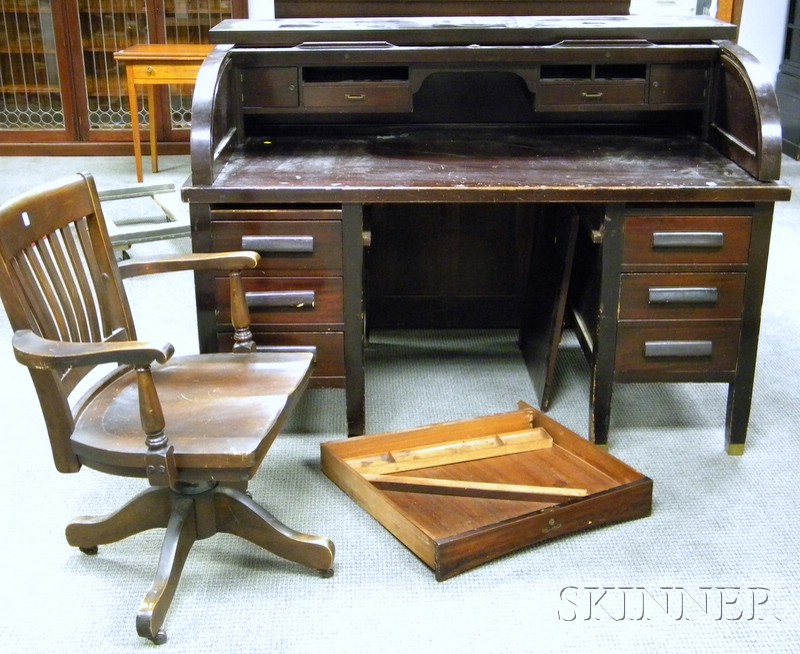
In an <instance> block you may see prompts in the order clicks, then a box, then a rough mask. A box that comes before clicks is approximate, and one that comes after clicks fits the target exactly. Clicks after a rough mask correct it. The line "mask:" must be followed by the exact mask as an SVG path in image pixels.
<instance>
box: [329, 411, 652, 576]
mask: <svg viewBox="0 0 800 654" xmlns="http://www.w3.org/2000/svg"><path fill="white" fill-rule="evenodd" d="M321 455H322V469H323V471H324V473H325V474H326V475H327V476H328V477H329V478H330V479H331V480H332V481H333V482H334V483H336V484H337V485H338V486H339V487H340V488H341V489H342V490H343V491H344V492H345V493H347V494H348V495H350V497H352V498H353V499H354V500H355V501H356V502H357V503H358V504H359V505H360V506H361V507H362V508H363V509H365V510H366V511H367V512H368V513H370V514H371V515H372V516H373V517H374V518H375V519H376V520H378V522H380V523H381V524H382V525H383V526H384V527H386V529H388V530H389V531H390V532H391V533H392V534H393V535H394V536H395V537H396V538H398V539H399V540H400V541H401V542H402V543H403V544H404V545H405V546H406V547H408V548H409V549H410V550H411V551H412V552H413V553H414V554H415V555H416V556H418V557H419V558H420V559H421V560H422V561H423V562H424V563H425V564H426V565H428V567H430V568H431V569H432V570H433V571H434V572H435V574H436V578H437V579H438V580H440V581H441V580H444V579H448V578H450V577H453V576H455V575H457V574H460V573H462V572H465V571H467V570H469V569H471V568H474V567H477V566H478V565H481V564H483V563H486V562H488V561H491V560H493V559H496V558H498V557H500V556H503V555H505V554H508V553H510V552H514V551H517V550H520V549H523V548H526V547H528V546H530V545H533V544H536V543H539V542H543V541H546V540H550V539H553V538H557V537H559V536H564V535H567V534H571V533H574V532H576V531H581V530H586V529H590V528H595V527H600V526H603V525H608V524H611V523H616V522H621V521H625V520H632V519H635V518H641V517H645V516H647V515H649V514H650V511H651V504H652V481H651V480H650V479H649V478H647V477H645V476H644V475H642V474H641V473H639V472H637V471H636V470H634V469H632V468H631V467H629V466H628V465H626V464H625V463H623V462H622V461H620V460H619V459H616V458H614V457H613V456H611V455H609V454H608V453H606V452H604V451H603V450H601V449H600V448H598V447H596V446H594V445H593V444H591V443H590V442H589V441H587V440H585V439H583V438H581V437H580V436H578V435H577V434H575V433H573V432H571V431H569V430H568V429H566V428H565V427H564V426H563V425H560V424H559V423H557V422H556V421H554V420H552V419H550V418H548V417H547V416H545V415H544V414H542V413H541V412H540V411H538V410H537V409H534V408H533V407H531V406H529V405H527V404H524V403H520V407H519V409H518V410H517V411H513V412H510V413H504V414H497V415H491V416H484V417H480V418H475V419H473V420H464V421H458V422H450V423H442V424H438V425H430V426H426V427H420V428H416V429H410V430H407V431H401V432H395V433H386V434H377V435H370V436H362V437H358V438H350V439H347V440H344V441H334V442H328V443H323V444H322V446H321Z"/></svg>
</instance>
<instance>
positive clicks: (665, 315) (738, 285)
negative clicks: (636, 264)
mask: <svg viewBox="0 0 800 654" xmlns="http://www.w3.org/2000/svg"><path fill="white" fill-rule="evenodd" d="M745 279H746V275H745V273H697V274H693V273H662V274H630V273H628V274H623V275H622V281H621V287H620V297H619V319H620V320H693V319H694V320H697V319H703V320H728V319H732V320H738V319H740V318H741V317H742V307H743V303H744V286H745Z"/></svg>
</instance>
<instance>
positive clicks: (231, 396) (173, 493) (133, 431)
mask: <svg viewBox="0 0 800 654" xmlns="http://www.w3.org/2000/svg"><path fill="white" fill-rule="evenodd" d="M258 259H259V257H258V254H256V253H254V252H237V253H229V254H214V255H205V254H191V255H185V256H178V257H174V258H171V259H167V260H162V261H161V262H133V261H129V262H124V263H122V264H120V265H119V266H118V265H117V262H116V259H115V255H114V252H113V249H112V247H111V242H110V240H109V236H108V232H107V230H106V227H105V224H104V221H103V216H102V209H101V206H100V203H99V200H98V196H97V190H96V188H95V184H94V181H93V179H92V177H91V176H90V175H76V176H73V177H70V178H68V179H65V180H62V181H57V182H54V183H51V184H48V185H45V186H42V187H39V188H37V189H34V190H33V191H31V192H28V193H25V194H23V195H21V196H19V197H17V198H15V199H13V200H10V201H9V202H6V203H5V204H3V205H2V206H0V295H2V299H3V303H4V305H5V308H6V311H7V313H8V318H9V321H10V323H11V326H12V328H13V329H14V336H13V347H14V352H15V355H16V357H17V360H18V361H20V362H21V363H23V364H25V365H26V366H27V367H28V368H29V370H30V374H31V377H32V379H33V384H34V386H35V388H36V392H37V394H38V396H39V402H40V405H41V408H42V411H43V413H44V418H45V422H46V425H47V430H48V432H49V437H50V443H51V447H52V452H53V458H54V460H55V465H56V468H57V469H58V470H59V471H61V472H65V473H66V472H77V471H78V470H80V468H81V466H83V465H86V466H89V467H90V468H94V469H96V470H99V471H101V472H104V473H108V474H111V475H123V476H128V477H144V478H147V479H148V481H149V483H150V486H149V487H148V488H147V490H145V491H144V492H143V493H141V494H140V495H138V496H137V497H135V498H134V499H133V500H131V501H130V502H128V503H127V504H126V505H125V506H123V507H122V508H121V509H119V510H118V511H117V512H115V513H113V514H111V515H109V516H105V517H100V518H80V519H78V520H76V521H74V522H73V523H71V524H70V525H69V526H68V527H67V530H66V536H67V541H68V542H69V544H70V545H73V546H76V547H79V548H80V549H81V550H82V551H84V552H87V553H95V552H96V551H97V546H98V545H102V544H106V543H111V542H114V541H117V540H121V539H123V538H126V537H128V536H131V535H133V534H136V533H139V532H142V531H144V530H147V529H153V528H155V527H166V534H165V538H164V543H163V547H162V550H161V558H160V560H159V563H158V570H157V573H156V577H155V580H154V582H153V585H152V587H151V588H150V590H149V591H148V592H147V595H146V596H145V598H144V601H143V603H142V605H141V607H140V609H139V612H138V614H137V616H136V628H137V631H138V632H139V634H140V635H141V636H144V637H146V638H149V639H150V640H152V641H154V642H155V643H158V644H161V643H163V642H165V641H166V634H165V632H164V630H163V628H162V625H163V622H164V619H165V616H166V613H167V610H168V609H169V605H170V602H171V600H172V597H173V595H174V593H175V589H176V587H177V584H178V581H179V578H180V574H181V570H182V568H183V565H184V562H185V561H186V557H187V555H188V554H189V550H190V548H191V547H192V544H193V543H194V541H195V540H198V539H203V538H207V537H209V536H212V535H214V534H215V533H218V532H226V533H232V534H236V535H238V536H241V537H242V538H246V539H247V540H249V541H251V542H253V543H255V544H257V545H260V546H261V547H264V548H266V549H268V550H270V551H272V552H274V553H276V554H278V555H280V556H282V557H284V558H286V559H289V560H291V561H295V562H298V563H301V564H303V565H306V566H308V567H310V568H315V569H318V570H321V571H325V572H330V571H331V569H332V566H333V556H334V549H333V543H331V542H330V541H329V540H328V539H327V538H321V537H316V536H308V535H305V534H300V533H298V532H295V531H293V530H291V529H289V528H287V527H286V526H284V525H282V524H281V523H280V522H278V521H277V520H276V519H275V518H274V517H273V516H272V515H270V514H269V513H267V512H266V511H265V510H264V509H263V508H261V507H260V506H259V505H258V504H256V503H255V502H254V501H253V500H252V499H251V498H250V497H249V496H248V495H247V493H246V489H247V483H248V480H250V479H251V478H252V477H253V475H254V474H255V473H256V471H257V470H258V467H259V465H260V463H261V461H262V459H263V458H264V456H265V454H266V453H267V450H268V449H269V447H270V445H271V444H272V442H273V440H274V439H275V437H276V435H277V434H278V432H279V430H280V429H281V427H282V426H283V424H284V423H285V421H286V418H287V416H288V415H289V413H290V412H291V410H292V408H293V406H294V405H295V403H296V401H297V399H298V398H299V396H300V394H301V393H302V391H303V389H304V387H305V385H306V383H307V381H308V377H309V375H310V370H311V366H312V359H313V354H311V353H307V352H275V353H263V352H255V351H254V350H255V347H254V344H253V342H252V334H251V333H250V329H249V326H248V321H249V316H248V312H247V307H246V304H245V297H244V293H243V292H242V285H241V276H240V271H241V269H243V268H252V267H254V266H256V265H257V263H258ZM211 268H213V269H219V270H223V271H227V273H228V274H229V275H230V279H231V283H232V286H231V302H232V322H233V324H234V327H235V330H236V331H235V347H234V349H235V350H239V351H240V352H234V353H231V354H209V355H193V356H186V357H175V358H173V356H172V355H173V347H172V345H169V344H167V345H164V346H161V347H157V346H154V345H151V344H148V343H145V342H139V341H136V332H135V329H134V325H133V320H132V317H131V311H130V307H129V304H128V300H127V297H126V295H125V290H124V287H123V284H122V279H123V278H124V277H129V276H132V275H133V274H146V273H155V272H168V271H175V270H182V269H211ZM223 274H224V273H223ZM108 363H111V364H117V367H116V369H115V370H114V371H113V372H111V373H110V374H105V375H104V376H102V378H101V379H100V380H99V381H93V380H92V379H91V378H89V379H88V380H87V375H88V373H89V372H90V371H92V370H93V369H96V367H97V366H98V365H100V364H108ZM112 367H113V366H112ZM81 381H83V383H84V385H90V384H92V385H91V387H90V388H88V390H86V392H85V393H84V394H83V395H82V397H81V399H80V400H78V401H77V402H71V398H70V395H71V394H73V395H74V394H80V393H79V391H80V390H81V389H77V390H76V386H77V384H78V383H79V382H81ZM73 391H76V392H75V393H72V392H73Z"/></svg>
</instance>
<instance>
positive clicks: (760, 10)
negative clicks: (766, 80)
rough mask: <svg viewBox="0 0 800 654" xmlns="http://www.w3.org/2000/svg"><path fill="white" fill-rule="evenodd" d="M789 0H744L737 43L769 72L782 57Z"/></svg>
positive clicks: (775, 67)
mask: <svg viewBox="0 0 800 654" xmlns="http://www.w3.org/2000/svg"><path fill="white" fill-rule="evenodd" d="M788 15H789V0H745V3H744V9H743V10H742V24H741V26H740V27H739V45H741V46H742V47H743V48H745V49H747V50H749V51H750V52H751V53H753V54H754V55H755V57H756V58H757V59H758V60H759V61H760V62H761V64H762V65H763V66H765V67H766V68H767V70H769V71H770V72H771V73H772V79H773V80H774V79H775V77H776V76H777V74H778V66H780V64H781V61H782V60H783V45H784V39H785V36H786V18H787V16H788Z"/></svg>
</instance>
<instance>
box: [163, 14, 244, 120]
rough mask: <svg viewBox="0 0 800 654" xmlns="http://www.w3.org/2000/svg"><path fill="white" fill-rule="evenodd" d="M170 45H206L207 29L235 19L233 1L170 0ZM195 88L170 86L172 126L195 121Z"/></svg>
mask: <svg viewBox="0 0 800 654" xmlns="http://www.w3.org/2000/svg"><path fill="white" fill-rule="evenodd" d="M164 12H165V24H166V31H167V43H207V42H208V30H209V29H210V28H211V27H213V26H214V25H216V24H217V23H219V22H220V21H222V20H224V19H226V18H231V17H232V8H231V2H230V0H167V1H166V2H165V3H164ZM192 92H193V91H192V87H191V86H177V85H176V86H172V87H170V108H171V110H172V117H171V120H172V127H173V129H174V128H187V127H189V123H190V122H191V119H192Z"/></svg>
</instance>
